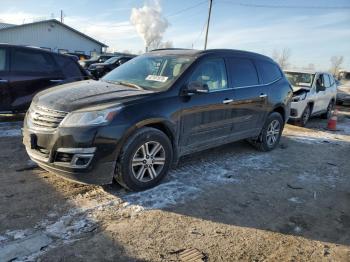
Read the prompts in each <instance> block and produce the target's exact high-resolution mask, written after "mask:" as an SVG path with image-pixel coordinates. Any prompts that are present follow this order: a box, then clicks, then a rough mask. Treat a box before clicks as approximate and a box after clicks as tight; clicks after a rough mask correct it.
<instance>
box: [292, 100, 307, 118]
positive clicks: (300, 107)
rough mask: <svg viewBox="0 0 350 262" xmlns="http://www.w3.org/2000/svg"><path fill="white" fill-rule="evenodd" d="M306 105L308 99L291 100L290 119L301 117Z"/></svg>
mask: <svg viewBox="0 0 350 262" xmlns="http://www.w3.org/2000/svg"><path fill="white" fill-rule="evenodd" d="M306 106H307V102H306V100H301V101H298V102H291V105H290V115H289V119H290V120H297V119H300V118H301V116H302V114H303V112H304V110H305V107H306Z"/></svg>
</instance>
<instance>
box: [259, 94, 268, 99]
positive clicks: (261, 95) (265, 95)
mask: <svg viewBox="0 0 350 262" xmlns="http://www.w3.org/2000/svg"><path fill="white" fill-rule="evenodd" d="M259 97H260V98H265V97H267V94H260V96H259Z"/></svg>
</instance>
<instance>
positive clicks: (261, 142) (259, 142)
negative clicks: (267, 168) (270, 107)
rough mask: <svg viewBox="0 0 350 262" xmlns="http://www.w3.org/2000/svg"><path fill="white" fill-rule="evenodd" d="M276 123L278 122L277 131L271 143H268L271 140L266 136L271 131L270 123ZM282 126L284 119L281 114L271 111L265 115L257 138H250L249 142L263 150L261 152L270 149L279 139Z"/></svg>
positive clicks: (274, 146)
mask: <svg viewBox="0 0 350 262" xmlns="http://www.w3.org/2000/svg"><path fill="white" fill-rule="evenodd" d="M276 123H278V132H277V133H276V134H275V135H276V137H275V141H274V142H273V143H270V142H271V140H270V138H269V137H268V132H271V129H270V128H271V125H275V124H276ZM283 127H284V121H283V118H282V116H281V114H280V113H277V112H272V113H271V114H270V115H269V116H268V117H267V119H266V122H265V124H264V127H263V128H262V130H261V133H260V135H259V137H258V138H257V139H251V140H250V143H251V144H252V145H253V146H254V147H255V148H256V149H258V150H260V151H263V152H267V151H271V150H273V149H274V148H276V146H277V145H278V143H279V141H280V139H281V135H282V131H283ZM274 131H277V130H274Z"/></svg>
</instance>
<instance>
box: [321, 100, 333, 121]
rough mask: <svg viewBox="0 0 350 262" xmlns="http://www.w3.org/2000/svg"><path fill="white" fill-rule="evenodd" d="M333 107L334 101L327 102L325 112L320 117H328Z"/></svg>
mask: <svg viewBox="0 0 350 262" xmlns="http://www.w3.org/2000/svg"><path fill="white" fill-rule="evenodd" d="M333 108H334V102H333V101H331V102H329V104H328V106H327V112H326V113H324V114H322V115H321V117H322V118H323V119H330V118H331V116H332V110H333Z"/></svg>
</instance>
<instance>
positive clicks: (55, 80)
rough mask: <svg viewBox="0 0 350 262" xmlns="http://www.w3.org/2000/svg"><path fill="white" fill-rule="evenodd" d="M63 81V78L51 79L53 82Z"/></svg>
mask: <svg viewBox="0 0 350 262" xmlns="http://www.w3.org/2000/svg"><path fill="white" fill-rule="evenodd" d="M62 81H63V80H62V79H51V80H50V82H52V83H60V82H62Z"/></svg>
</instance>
